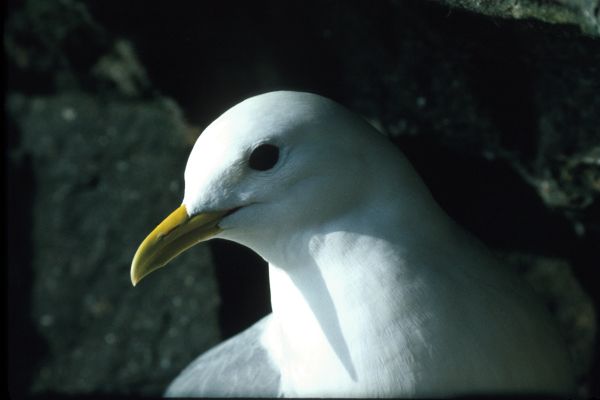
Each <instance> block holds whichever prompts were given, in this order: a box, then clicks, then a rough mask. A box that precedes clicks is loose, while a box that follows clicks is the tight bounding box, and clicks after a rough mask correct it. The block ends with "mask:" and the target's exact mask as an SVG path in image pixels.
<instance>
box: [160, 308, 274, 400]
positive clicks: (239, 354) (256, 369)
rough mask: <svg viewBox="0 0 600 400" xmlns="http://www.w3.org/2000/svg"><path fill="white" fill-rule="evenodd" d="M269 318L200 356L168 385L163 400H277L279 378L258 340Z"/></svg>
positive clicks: (269, 316)
mask: <svg viewBox="0 0 600 400" xmlns="http://www.w3.org/2000/svg"><path fill="white" fill-rule="evenodd" d="M270 318H271V315H268V316H266V317H264V318H263V319H261V320H260V321H258V322H257V323H255V324H254V325H252V326H251V327H250V328H248V329H246V330H245V331H243V332H242V333H240V334H238V335H236V336H234V337H232V338H230V339H228V340H226V341H225V342H223V343H221V344H219V345H218V346H216V347H214V348H212V349H211V350H209V351H208V352H206V353H204V354H202V355H201V356H200V357H198V358H197V359H196V360H194V361H193V362H192V363H191V364H190V365H189V366H187V367H186V368H185V369H184V370H183V371H182V372H181V373H180V374H179V376H178V377H177V378H175V380H174V381H173V382H172V383H171V384H170V385H169V387H168V388H167V391H166V393H165V396H166V397H278V396H280V390H279V386H280V374H279V371H278V370H277V369H276V367H275V365H273V363H272V361H271V359H270V357H269V354H268V353H267V350H266V349H265V348H264V347H263V346H262V344H261V343H260V337H261V334H262V332H263V331H264V329H265V327H266V324H267V322H268V320H269V319H270Z"/></svg>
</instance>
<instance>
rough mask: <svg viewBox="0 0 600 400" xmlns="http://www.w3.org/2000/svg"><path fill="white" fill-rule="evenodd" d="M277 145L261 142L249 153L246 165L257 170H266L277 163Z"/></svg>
mask: <svg viewBox="0 0 600 400" xmlns="http://www.w3.org/2000/svg"><path fill="white" fill-rule="evenodd" d="M278 160H279V147H277V146H275V145H272V144H261V145H260V146H258V147H257V148H255V149H254V150H252V154H250V159H249V160H248V165H250V168H252V169H255V170H257V171H267V170H269V169H271V168H273V167H274V166H275V164H277V161H278Z"/></svg>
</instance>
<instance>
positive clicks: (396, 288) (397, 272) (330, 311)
mask: <svg viewBox="0 0 600 400" xmlns="http://www.w3.org/2000/svg"><path fill="white" fill-rule="evenodd" d="M383 228H384V227H380V228H379V229H378V231H379V232H380V233H382V234H380V235H379V237H375V236H373V235H372V234H370V233H369V232H356V231H355V232H353V231H350V230H348V229H345V228H344V227H343V226H337V227H335V229H330V230H325V232H326V233H319V234H312V235H308V236H309V237H308V238H306V239H305V240H304V246H305V247H304V248H305V249H307V251H305V252H302V251H301V250H299V251H298V252H297V253H296V254H297V255H298V254H300V256H297V258H296V259H295V260H294V261H295V262H292V263H289V260H288V264H286V268H285V269H282V268H280V267H278V266H277V265H273V264H271V265H270V272H269V274H270V283H271V302H272V306H273V314H274V318H273V321H274V323H273V325H274V326H273V328H272V329H273V330H278V331H279V333H278V337H279V338H281V339H280V340H279V343H278V345H279V346H280V348H279V349H276V350H275V351H274V352H273V354H275V357H276V358H277V354H283V353H284V354H285V358H284V357H281V359H280V360H276V362H278V363H279V364H280V366H281V367H282V370H283V371H284V373H283V374H282V375H283V384H284V387H285V386H286V384H287V386H288V388H289V390H290V391H293V390H294V387H295V385H294V383H295V382H302V383H303V388H304V389H306V388H307V386H306V382H311V381H312V382H314V385H313V386H312V387H313V388H314V393H310V392H309V393H306V392H304V393H296V394H298V395H302V396H309V395H311V394H315V395H320V396H322V395H323V393H328V390H329V389H331V392H330V393H331V394H332V395H340V393H339V392H337V391H336V390H337V389H336V386H333V387H329V386H328V385H329V384H330V383H331V384H333V385H337V387H339V383H340V382H345V384H346V385H347V386H346V387H348V388H353V390H355V391H354V393H356V389H358V392H359V393H360V391H361V390H364V393H377V391H378V390H380V389H381V388H380V387H377V386H378V382H377V380H374V381H368V380H365V379H363V377H364V376H366V375H369V376H373V374H372V373H371V372H372V369H376V368H380V369H381V373H382V374H403V376H405V381H406V382H410V378H409V375H410V374H411V373H413V371H411V370H410V369H408V368H407V369H406V370H402V365H401V364H398V365H399V367H398V370H385V369H384V368H381V366H382V365H384V364H385V362H386V360H385V356H386V355H389V356H390V357H392V356H394V357H398V354H402V352H403V351H404V352H406V350H403V348H404V349H408V348H411V349H420V348H425V347H419V346H412V347H410V346H406V345H405V341H407V340H418V339H415V337H416V336H415V335H412V334H411V333H410V331H411V330H412V331H418V330H419V328H420V326H421V325H422V324H426V323H427V318H429V317H428V315H427V314H426V313H425V312H423V311H422V308H420V307H419V304H420V303H424V302H425V300H426V299H425V297H426V296H427V295H428V290H425V287H424V285H426V282H425V281H424V280H423V278H422V277H423V276H424V274H423V273H422V271H421V272H420V271H416V270H415V269H414V268H413V267H412V266H411V265H410V260H409V259H408V258H407V257H408V253H405V251H407V250H408V249H409V248H410V247H411V246H410V243H408V241H410V240H411V238H410V237H407V238H405V240H406V241H407V243H406V246H402V242H403V239H402V238H397V237H396V238H391V237H386V234H385V232H386V229H383ZM320 232H323V230H321V231H320ZM297 243H302V240H297ZM399 320H402V321H403V324H399V323H397V321H399ZM411 324H412V325H411ZM391 337H394V338H395V339H394V340H386V338H391ZM366 349H368V351H366ZM277 350H279V351H277ZM417 351H418V350H417ZM406 357H408V358H411V357H417V355H415V354H408V353H407V354H406ZM417 358H418V357H417ZM299 361H302V362H299ZM294 365H298V366H309V367H308V368H303V369H301V370H294V369H293V366H294ZM370 370H371V371H370ZM387 378H389V379H393V377H383V376H380V377H379V379H387ZM381 394H382V395H383V394H385V393H381Z"/></svg>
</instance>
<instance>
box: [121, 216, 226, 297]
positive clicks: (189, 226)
mask: <svg viewBox="0 0 600 400" xmlns="http://www.w3.org/2000/svg"><path fill="white" fill-rule="evenodd" d="M226 214H227V211H216V212H206V213H201V214H197V215H194V216H192V217H190V216H189V215H188V213H187V210H186V207H185V205H182V206H180V207H179V208H178V209H176V210H175V211H173V212H172V213H171V214H170V215H169V216H168V217H167V218H165V220H164V221H163V222H161V223H160V224H159V225H158V226H157V227H156V228H155V229H154V230H153V231H152V232H151V233H150V234H149V235H148V236H147V237H146V239H144V241H143V242H142V244H141V245H140V247H139V248H138V250H137V252H136V254H135V256H134V257H133V261H132V263H131V272H130V274H131V276H130V277H131V284H132V285H133V286H134V287H135V286H136V285H137V284H138V283H139V282H140V281H141V280H142V279H143V278H144V277H145V276H146V275H149V274H150V273H151V272H153V271H155V270H157V269H159V268H160V267H162V266H164V265H166V264H167V263H168V262H169V261H170V260H172V259H173V258H175V257H176V256H177V255H179V254H180V253H182V252H183V251H185V250H187V249H188V248H190V247H192V246H193V245H195V244H196V243H199V242H201V241H204V240H208V239H210V238H211V237H212V236H214V235H216V234H217V233H218V232H220V231H221V229H220V228H219V227H218V223H219V221H220V220H221V218H222V217H223V216H224V215H226Z"/></svg>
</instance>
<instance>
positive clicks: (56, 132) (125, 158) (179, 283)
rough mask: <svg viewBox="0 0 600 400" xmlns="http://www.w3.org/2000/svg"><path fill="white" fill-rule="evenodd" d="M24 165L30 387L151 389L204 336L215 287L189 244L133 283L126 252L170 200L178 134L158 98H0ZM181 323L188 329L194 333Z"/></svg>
mask: <svg viewBox="0 0 600 400" xmlns="http://www.w3.org/2000/svg"><path fill="white" fill-rule="evenodd" d="M8 107H9V111H10V114H11V115H12V116H13V117H14V118H15V120H16V126H17V127H18V129H19V131H20V134H21V147H20V149H19V150H20V151H21V152H23V154H27V155H28V156H29V157H30V159H31V163H32V170H33V173H34V179H35V181H36V185H35V200H34V202H33V208H32V210H31V212H32V227H31V234H32V241H33V243H35V249H34V253H33V257H32V268H33V271H34V278H33V282H32V309H31V317H32V319H33V323H34V324H35V326H36V328H37V330H38V332H39V334H40V335H41V336H42V338H43V339H44V340H45V341H46V343H47V345H48V348H47V356H48V357H47V358H46V359H45V360H44V362H43V363H42V364H41V366H40V370H39V371H38V374H37V376H36V377H35V378H34V379H33V382H32V387H31V390H32V393H44V392H48V391H52V392H60V393H65V394H76V393H86V392H91V391H95V390H101V391H103V392H106V393H131V392H135V393H140V394H154V395H156V394H159V393H160V392H161V391H162V390H163V388H164V387H165V385H166V384H167V383H168V382H169V381H170V379H172V378H173V376H175V374H176V373H177V372H178V371H179V370H180V369H181V368H182V367H183V366H185V364H186V363H187V362H189V361H190V358H191V357H192V356H193V355H195V354H198V353H199V352H200V351H202V350H204V349H206V348H207V347H209V346H210V345H213V344H215V343H216V342H217V341H218V339H219V331H218V328H217V307H218V294H217V287H216V284H215V280H214V275H213V268H212V262H211V256H210V254H209V253H208V248H207V247H206V246H198V248H196V249H194V250H193V251H192V252H191V253H190V254H185V255H183V256H182V257H181V258H180V259H179V260H178V261H177V267H176V268H173V270H172V271H168V272H170V273H168V274H167V273H162V271H161V272H158V273H156V277H155V279H151V280H148V281H144V282H142V283H141V284H140V285H139V286H138V287H136V288H135V289H134V288H132V286H131V283H130V281H129V265H130V263H131V258H132V254H133V253H134V252H135V250H136V248H137V245H138V244H139V243H140V241H141V240H142V239H143V238H144V236H145V235H146V234H147V233H148V232H149V231H150V230H151V229H152V227H153V226H152V224H153V223H158V222H160V220H161V218H162V217H163V216H164V215H166V214H167V213H168V212H170V211H171V209H172V208H175V207H176V206H177V204H179V201H180V200H181V193H182V184H183V177H182V174H181V173H177V174H170V173H163V171H182V170H183V168H184V165H185V159H186V154H187V153H188V152H189V143H187V142H186V140H185V133H184V131H185V128H184V125H183V123H182V120H181V117H180V114H179V112H178V109H177V108H176V106H175V105H174V104H173V103H171V102H169V101H167V100H160V99H158V100H153V101H145V102H132V101H111V102H103V101H101V100H98V99H96V98H94V97H91V96H89V95H86V94H80V93H73V94H62V95H56V96H45V97H30V98H26V97H23V96H19V95H13V96H10V97H9V99H8ZM188 332H194V333H195V334H194V335H193V336H190V335H188Z"/></svg>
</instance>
